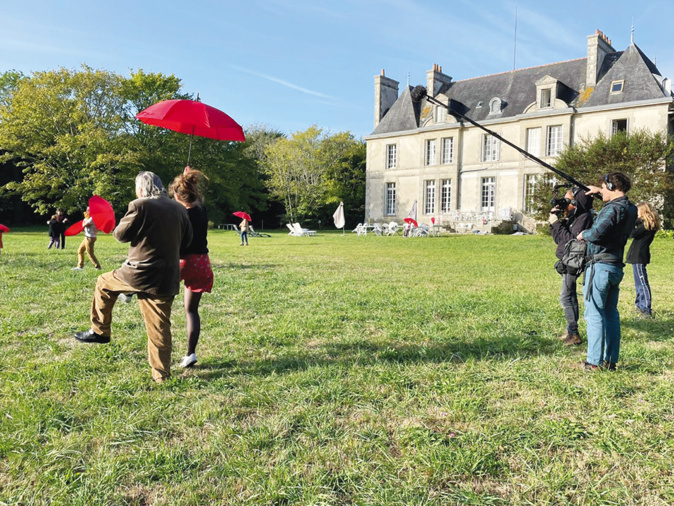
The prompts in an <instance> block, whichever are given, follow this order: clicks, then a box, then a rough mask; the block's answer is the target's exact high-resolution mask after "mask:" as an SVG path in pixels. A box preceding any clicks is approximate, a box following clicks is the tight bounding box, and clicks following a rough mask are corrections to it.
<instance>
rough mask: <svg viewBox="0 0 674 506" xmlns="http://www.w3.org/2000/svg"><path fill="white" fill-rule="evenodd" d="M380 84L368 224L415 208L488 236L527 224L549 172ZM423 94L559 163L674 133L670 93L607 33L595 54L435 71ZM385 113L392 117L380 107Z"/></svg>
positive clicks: (641, 58) (371, 144) (594, 46)
mask: <svg viewBox="0 0 674 506" xmlns="http://www.w3.org/2000/svg"><path fill="white" fill-rule="evenodd" d="M397 85H398V83H397V82H395V81H393V80H392V79H390V78H387V77H384V76H383V71H382V76H377V78H376V82H375V130H374V132H373V133H372V134H371V135H369V136H368V137H366V142H367V183H366V185H367V188H366V216H365V218H366V220H368V221H398V222H400V221H402V219H403V218H404V217H405V216H407V214H408V212H409V210H410V208H411V207H412V205H413V203H414V201H417V202H418V217H419V220H418V221H419V222H422V223H427V224H430V223H431V218H435V220H436V222H440V223H443V224H447V225H450V226H453V227H455V228H456V227H458V226H459V225H460V224H462V223H466V224H468V223H473V226H467V225H466V227H465V228H473V227H474V228H489V227H490V226H493V225H494V224H496V223H497V222H498V221H499V220H508V219H513V220H514V221H517V222H518V223H520V224H522V225H524V226H525V228H526V227H527V226H528V225H529V224H530V220H527V215H528V214H529V211H530V210H531V209H530V208H529V207H530V200H529V195H530V193H531V190H532V187H533V185H535V184H537V183H539V182H540V181H541V179H542V178H545V177H549V176H548V175H549V174H551V173H550V171H548V170H547V169H545V168H543V167H541V166H540V165H538V164H537V163H536V162H533V161H532V160H530V159H528V158H526V157H524V156H523V155H522V154H520V153H519V152H517V151H516V150H515V149H513V148H511V147H509V146H507V145H505V144H502V143H500V142H499V141H498V140H497V139H495V138H494V137H491V136H489V135H486V134H485V133H484V131H482V130H481V129H479V128H477V127H475V126H472V125H470V124H469V123H467V122H464V123H462V122H459V121H457V119H456V118H454V117H453V116H451V115H450V114H448V113H447V112H446V110H445V109H443V108H440V107H437V106H435V105H433V104H432V103H430V102H428V101H427V100H426V99H425V98H424V99H420V100H415V95H414V94H413V93H411V91H412V89H411V87H409V86H408V87H405V88H404V89H403V91H402V94H401V95H400V96H396V97H395V100H392V97H391V91H392V90H393V89H395V90H396V95H397ZM426 89H427V93H428V94H429V95H431V96H433V97H434V98H436V99H438V100H440V101H441V102H443V103H448V101H449V100H452V108H456V110H460V111H461V112H462V113H463V114H465V115H466V116H468V117H470V118H471V119H473V120H475V121H478V122H479V123H480V124H482V125H484V126H485V127H487V128H489V129H491V130H493V131H494V132H496V133H498V134H499V135H501V136H502V137H504V138H505V139H508V140H509V141H511V142H513V143H514V144H516V145H518V146H520V147H522V148H524V149H526V150H527V151H529V152H531V153H532V154H534V155H536V156H538V157H539V158H541V159H543V160H544V161H546V162H547V163H549V164H551V165H553V166H554V164H555V159H556V153H557V152H558V151H560V150H561V149H562V148H563V147H564V146H566V145H573V143H574V142H576V141H577V140H578V139H580V138H582V137H588V136H596V135H597V133H598V132H603V133H604V134H606V135H611V134H612V133H613V132H614V131H616V130H625V129H626V130H627V131H630V130H633V129H636V128H647V129H650V130H652V131H665V132H667V131H670V132H671V131H672V129H673V126H672V125H673V124H674V123H673V117H674V100H673V97H672V93H671V85H670V84H669V81H668V80H667V79H664V78H663V77H662V76H661V75H660V73H659V72H658V71H657V68H656V67H655V65H654V64H653V63H652V62H651V61H650V60H649V59H648V58H647V57H646V56H645V55H644V54H643V53H642V52H641V50H639V48H638V47H637V46H635V45H634V44H631V45H630V46H629V47H628V49H626V50H625V51H622V52H616V51H615V50H614V49H613V48H612V47H611V45H610V41H609V40H608V38H606V37H605V36H604V35H603V34H601V32H597V33H596V34H595V35H592V36H590V37H588V57H587V58H582V59H578V60H572V61H569V62H561V63H555V64H550V65H545V66H541V67H535V68H530V69H522V70H517V71H514V72H508V73H504V74H496V75H493V76H486V77H481V78H475V79H467V80H464V81H458V82H452V80H451V77H449V76H447V75H445V74H443V73H442V69H441V67H439V66H438V65H434V66H433V69H432V70H430V71H428V73H427V83H426ZM384 105H385V108H386V110H385V111H384Z"/></svg>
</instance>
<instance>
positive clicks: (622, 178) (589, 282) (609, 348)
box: [577, 172, 637, 371]
mask: <svg viewBox="0 0 674 506" xmlns="http://www.w3.org/2000/svg"><path fill="white" fill-rule="evenodd" d="M631 187H632V183H631V182H630V180H629V178H628V177H627V176H626V175H625V174H622V173H620V172H610V173H609V174H606V175H605V176H604V177H603V178H602V180H601V188H599V187H597V186H590V187H589V190H590V191H588V192H587V193H588V194H590V195H592V194H600V195H601V197H602V200H603V201H604V202H605V204H604V207H603V208H602V209H601V211H599V214H598V215H597V218H596V219H595V220H594V224H593V225H592V227H591V228H590V229H589V230H585V231H583V232H581V233H580V234H578V236H577V238H578V240H585V241H587V243H588V244H587V256H588V265H587V268H586V273H585V283H584V285H583V295H585V321H586V322H587V360H586V361H585V363H584V364H583V368H584V369H585V370H587V371H595V370H599V369H601V368H605V369H608V370H615V368H616V362H618V355H619V352H620V313H619V312H618V296H619V294H620V282H621V281H622V279H623V267H624V265H625V264H623V253H624V251H625V244H626V243H627V239H628V237H629V236H630V233H631V232H632V230H634V223H635V222H636V220H637V208H636V206H635V205H634V204H632V203H631V202H630V201H629V200H628V198H627V196H626V195H625V194H626V193H627V192H628V191H629V189H630V188H631Z"/></svg>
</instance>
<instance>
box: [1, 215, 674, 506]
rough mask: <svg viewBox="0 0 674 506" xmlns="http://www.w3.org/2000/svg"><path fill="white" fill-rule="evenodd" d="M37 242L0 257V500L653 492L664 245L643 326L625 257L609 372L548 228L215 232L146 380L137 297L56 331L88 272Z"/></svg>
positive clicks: (20, 243) (659, 440)
mask: <svg viewBox="0 0 674 506" xmlns="http://www.w3.org/2000/svg"><path fill="white" fill-rule="evenodd" d="M47 242H48V237H47V233H46V227H45V229H44V230H42V229H40V230H36V229H32V230H24V231H21V230H13V231H12V232H11V233H9V234H6V235H5V236H4V243H5V249H4V250H3V252H2V255H0V503H2V504H4V503H7V504H82V505H85V504H86V505H89V504H206V503H215V504H246V503H249V504H437V505H441V504H443V505H444V504H454V503H460V504H464V503H468V504H550V503H554V504H568V503H570V504H672V503H674V476H673V472H672V460H673V459H674V454H673V448H674V407H673V403H674V387H673V384H672V379H673V377H674V374H673V373H672V370H673V369H674V343H673V336H674V332H673V331H674V297H673V292H674V287H673V286H672V283H671V281H672V275H671V270H672V265H674V248H673V246H674V242H673V241H672V240H671V239H670V240H665V239H658V240H656V242H655V243H654V245H653V248H652V251H653V264H652V265H651V266H650V268H649V275H650V277H651V281H652V286H653V292H654V310H655V313H656V319H655V320H643V319H639V318H638V317H637V316H636V314H635V312H634V311H633V303H632V301H633V299H634V282H633V279H632V274H631V269H629V268H628V270H626V276H625V280H624V282H623V284H622V288H623V290H622V294H621V301H620V310H621V313H622V323H623V347H622V350H621V359H620V362H619V370H618V371H617V372H614V373H609V372H602V373H586V372H583V371H581V370H577V369H574V368H573V365H574V364H575V363H577V362H579V361H580V360H581V359H583V358H584V357H585V354H584V346H583V347H580V348H576V349H571V350H570V349H566V348H564V347H563V346H562V345H561V344H560V342H559V341H558V340H557V339H556V336H557V335H558V334H559V333H561V331H562V330H563V327H564V318H563V314H562V310H561V308H560V307H559V302H558V297H559V286H560V277H559V276H558V275H557V274H556V273H555V272H554V270H553V268H552V265H553V263H554V245H553V243H552V240H551V239H550V238H549V237H542V236H519V237H514V236H472V235H471V236H453V237H441V238H426V239H424V238H412V239H403V238H401V237H374V236H367V237H357V236H356V235H355V234H348V233H347V235H346V236H342V235H341V233H330V234H326V233H323V234H320V235H319V236H318V237H315V238H294V237H289V236H288V235H287V234H285V233H277V234H274V235H273V237H272V238H270V239H256V238H251V239H250V247H248V248H245V247H240V246H239V245H238V236H237V235H236V234H235V233H234V232H224V231H212V232H211V233H210V235H209V246H210V249H211V261H212V263H213V266H214V272H215V288H214V292H213V293H212V294H206V295H205V296H204V298H203V299H202V306H201V307H202V310H201V314H202V324H203V328H202V339H201V343H200V345H199V348H198V350H197V355H198V357H199V363H198V366H197V367H195V368H194V369H191V370H187V371H182V370H180V369H178V368H177V367H176V368H175V369H174V371H173V373H174V377H173V378H172V379H171V380H170V381H168V382H167V383H165V384H163V385H155V384H154V383H153V382H152V381H151V375H150V370H149V366H148V364H147V353H146V349H145V348H146V336H145V331H144V326H143V322H142V319H141V316H140V313H139V310H138V307H137V305H136V304H135V302H134V303H132V304H128V305H125V304H118V305H117V307H116V308H115V312H114V322H113V340H112V342H111V343H110V344H108V345H85V344H80V343H78V342H76V341H75V340H74V339H73V338H72V334H73V332H75V331H78V330H84V329H86V328H88V314H89V307H90V304H91V297H92V293H93V288H94V285H95V282H96V276H97V274H98V271H95V270H94V269H93V268H92V266H91V264H87V266H86V267H85V270H84V271H82V272H77V271H72V270H70V268H71V267H72V266H74V265H75V248H76V246H77V243H78V242H79V238H71V239H69V241H68V245H67V249H66V250H65V251H47V249H46V246H47ZM96 247H97V251H98V254H99V259H100V260H101V263H102V264H103V268H104V270H109V269H113V268H115V267H116V266H118V265H119V264H121V262H122V261H123V260H124V258H125V255H126V246H125V245H121V244H117V243H116V242H115V241H114V239H113V238H112V237H110V236H104V237H101V238H100V239H99V241H98V242H97V243H96ZM173 310H174V318H173V321H174V345H175V352H174V358H173V361H174V364H175V365H177V362H178V361H179V359H180V357H182V355H183V354H184V352H185V331H184V325H185V318H184V313H183V307H182V295H181V296H180V297H178V298H177V299H176V302H175V303H174V306H173ZM581 330H582V331H583V333H584V324H582V327H581Z"/></svg>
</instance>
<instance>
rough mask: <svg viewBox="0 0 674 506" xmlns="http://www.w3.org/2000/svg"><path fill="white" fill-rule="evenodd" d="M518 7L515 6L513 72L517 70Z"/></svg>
mask: <svg viewBox="0 0 674 506" xmlns="http://www.w3.org/2000/svg"><path fill="white" fill-rule="evenodd" d="M516 63H517V5H515V48H514V49H513V71H514V70H515V69H516V68H517V65H516Z"/></svg>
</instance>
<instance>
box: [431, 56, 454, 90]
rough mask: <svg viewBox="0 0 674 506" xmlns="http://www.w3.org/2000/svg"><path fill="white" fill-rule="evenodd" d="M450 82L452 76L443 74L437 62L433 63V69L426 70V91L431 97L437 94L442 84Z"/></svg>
mask: <svg viewBox="0 0 674 506" xmlns="http://www.w3.org/2000/svg"><path fill="white" fill-rule="evenodd" d="M451 82H452V78H451V77H449V76H448V75H445V74H443V73H442V67H441V66H440V65H438V64H437V63H434V64H433V70H429V71H427V72H426V91H427V93H428V94H429V95H430V96H431V97H434V96H436V95H437V94H438V92H439V91H440V88H442V85H443V84H449V83H451Z"/></svg>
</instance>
